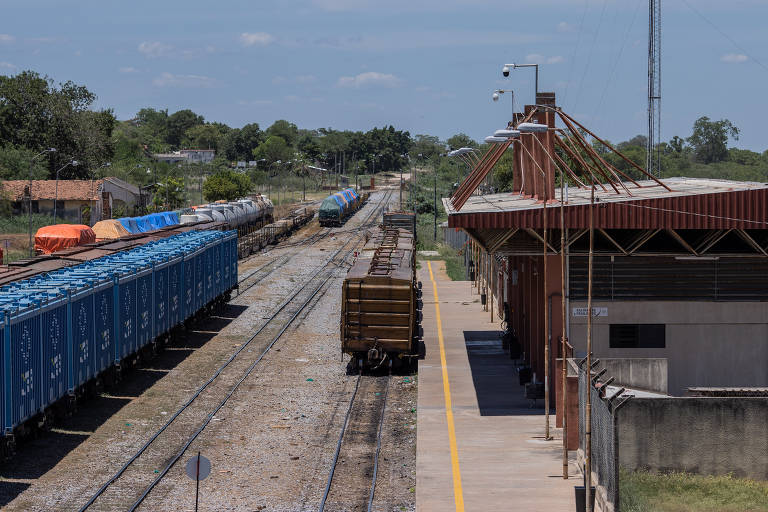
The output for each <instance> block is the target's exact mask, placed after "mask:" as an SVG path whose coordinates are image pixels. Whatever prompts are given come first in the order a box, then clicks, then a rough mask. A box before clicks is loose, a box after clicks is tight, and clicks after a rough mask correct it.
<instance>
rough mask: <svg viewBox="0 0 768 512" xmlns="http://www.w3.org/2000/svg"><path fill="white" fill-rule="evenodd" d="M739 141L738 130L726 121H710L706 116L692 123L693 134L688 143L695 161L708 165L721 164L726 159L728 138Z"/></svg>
mask: <svg viewBox="0 0 768 512" xmlns="http://www.w3.org/2000/svg"><path fill="white" fill-rule="evenodd" d="M729 137H731V138H733V139H734V140H739V129H738V128H736V126H734V124H733V123H731V122H730V121H729V120H728V119H721V120H720V121H710V119H709V118H708V117H707V116H703V117H700V118H698V119H697V120H696V122H695V123H693V133H692V134H691V136H690V137H688V143H689V144H690V145H691V146H692V147H693V154H694V157H695V159H696V160H697V161H699V162H702V163H705V164H710V163H713V162H722V161H723V160H725V159H726V158H727V157H728V138H729Z"/></svg>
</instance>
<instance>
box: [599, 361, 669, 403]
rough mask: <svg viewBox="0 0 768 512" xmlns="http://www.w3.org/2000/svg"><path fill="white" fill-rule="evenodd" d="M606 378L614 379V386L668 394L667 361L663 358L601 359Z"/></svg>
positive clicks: (601, 366) (600, 366)
mask: <svg viewBox="0 0 768 512" xmlns="http://www.w3.org/2000/svg"><path fill="white" fill-rule="evenodd" d="M599 359H600V365H599V368H605V369H607V370H608V371H607V372H606V373H605V378H609V377H614V378H615V379H616V380H615V381H614V385H621V386H624V387H628V388H634V389H642V390H645V391H654V392H656V393H664V394H666V393H667V360H666V359H661V358H642V359H641V358H632V359H609V358H602V357H601V358H599Z"/></svg>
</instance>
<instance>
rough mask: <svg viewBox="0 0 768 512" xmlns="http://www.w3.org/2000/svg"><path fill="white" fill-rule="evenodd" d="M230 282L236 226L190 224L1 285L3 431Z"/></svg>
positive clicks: (7, 435) (214, 298) (131, 352)
mask: <svg viewBox="0 0 768 512" xmlns="http://www.w3.org/2000/svg"><path fill="white" fill-rule="evenodd" d="M235 286H237V232H236V231H227V232H222V231H190V232H187V233H181V234H178V235H175V236H172V237H169V238H165V239H161V240H156V241H152V242H150V243H147V244H146V245H143V246H141V247H138V248H136V249H133V250H130V251H125V252H120V253H116V254H111V255H109V256H104V257H102V258H98V259H95V260H91V261H88V262H85V263H82V264H80V265H76V266H72V267H66V268H62V269H59V270H56V271H54V272H50V273H48V274H42V275H38V276H35V277H33V278H30V279H27V280H24V281H17V282H13V283H10V284H7V285H4V286H2V287H0V427H2V439H3V440H5V441H8V440H10V439H12V437H11V435H12V434H13V433H14V432H15V431H16V430H17V429H18V428H19V427H20V426H23V425H24V424H25V422H27V421H28V420H29V419H31V418H33V417H36V416H38V415H40V414H41V413H44V412H45V411H46V409H47V408H48V407H50V406H51V405H53V404H54V403H56V402H58V401H60V400H62V399H64V398H67V397H69V396H72V395H74V393H75V392H76V390H78V389H79V388H81V387H82V386H83V385H85V384H87V383H88V382H89V381H91V380H93V379H94V378H96V377H97V376H99V374H102V373H103V372H105V371H108V370H110V369H112V368H114V367H117V366H119V365H120V364H121V363H122V362H124V361H126V360H128V359H132V358H134V357H135V355H136V354H137V352H138V351H140V350H141V349H143V348H144V347H146V346H147V345H149V344H150V343H152V342H153V341H154V340H157V339H159V338H163V337H165V336H166V335H167V334H168V333H169V332H170V331H171V330H172V329H173V328H174V327H177V326H178V325H180V324H181V323H183V322H185V321H186V320H188V319H190V318H191V317H193V316H194V315H196V314H197V313H198V312H199V311H200V310H202V309H203V308H206V307H207V306H208V305H210V304H212V303H215V302H219V301H221V300H222V299H224V298H226V297H227V296H228V294H229V292H230V291H231V290H232V289H233V288H234V287H235Z"/></svg>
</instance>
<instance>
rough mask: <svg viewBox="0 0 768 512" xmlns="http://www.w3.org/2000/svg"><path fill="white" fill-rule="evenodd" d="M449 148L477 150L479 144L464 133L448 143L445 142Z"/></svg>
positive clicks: (452, 138) (450, 139)
mask: <svg viewBox="0 0 768 512" xmlns="http://www.w3.org/2000/svg"><path fill="white" fill-rule="evenodd" d="M445 143H446V144H448V146H450V148H451V149H459V148H476V147H477V142H475V141H474V140H472V138H471V137H470V136H469V135H466V134H464V133H457V134H456V135H454V136H453V137H451V138H449V139H448V140H447V141H445Z"/></svg>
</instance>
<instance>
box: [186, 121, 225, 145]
mask: <svg viewBox="0 0 768 512" xmlns="http://www.w3.org/2000/svg"><path fill="white" fill-rule="evenodd" d="M223 136H224V135H223V134H222V133H221V131H220V129H219V128H218V127H217V126H216V125H214V124H210V123H209V124H198V125H195V126H193V127H192V128H190V129H188V130H187V131H186V132H184V140H183V143H184V145H185V146H187V147H190V148H197V149H218V148H219V141H220V140H221V139H222V138H223Z"/></svg>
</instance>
